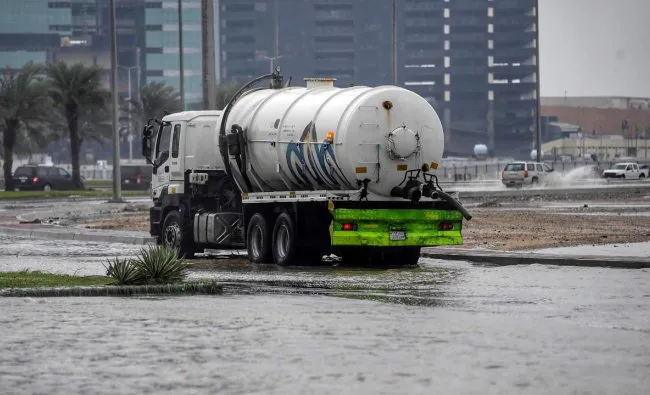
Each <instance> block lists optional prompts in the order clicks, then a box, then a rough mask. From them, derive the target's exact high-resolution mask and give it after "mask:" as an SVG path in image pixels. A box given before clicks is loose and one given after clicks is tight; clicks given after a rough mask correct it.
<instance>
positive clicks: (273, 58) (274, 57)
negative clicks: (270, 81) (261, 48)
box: [263, 55, 284, 74]
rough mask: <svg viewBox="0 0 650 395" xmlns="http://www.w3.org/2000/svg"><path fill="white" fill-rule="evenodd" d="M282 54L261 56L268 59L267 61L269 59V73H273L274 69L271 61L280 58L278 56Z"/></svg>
mask: <svg viewBox="0 0 650 395" xmlns="http://www.w3.org/2000/svg"><path fill="white" fill-rule="evenodd" d="M283 56H284V55H278V56H273V57H268V56H265V57H264V58H263V59H264V60H268V61H269V74H273V71H274V69H273V62H274V61H276V60H278V59H280V58H281V57H283Z"/></svg>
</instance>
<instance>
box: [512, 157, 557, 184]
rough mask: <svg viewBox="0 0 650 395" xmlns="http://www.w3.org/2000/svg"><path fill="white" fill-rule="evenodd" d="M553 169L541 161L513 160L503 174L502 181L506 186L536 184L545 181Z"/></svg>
mask: <svg viewBox="0 0 650 395" xmlns="http://www.w3.org/2000/svg"><path fill="white" fill-rule="evenodd" d="M552 171H553V169H552V168H551V167H550V166H549V165H547V164H546V163H540V162H511V163H508V164H507V165H506V167H505V168H504V169H503V173H502V174H501V182H502V183H503V185H505V186H506V187H516V186H523V185H535V184H539V183H541V182H544V181H545V180H546V178H547V177H548V175H549V173H551V172H552Z"/></svg>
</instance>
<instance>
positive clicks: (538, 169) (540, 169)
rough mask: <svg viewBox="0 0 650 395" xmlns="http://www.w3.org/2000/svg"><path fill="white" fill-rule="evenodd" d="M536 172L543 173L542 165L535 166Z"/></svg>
mask: <svg viewBox="0 0 650 395" xmlns="http://www.w3.org/2000/svg"><path fill="white" fill-rule="evenodd" d="M537 171H539V172H543V171H544V168H543V167H542V165H540V164H537Z"/></svg>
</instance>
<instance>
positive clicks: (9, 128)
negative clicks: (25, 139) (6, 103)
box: [2, 120, 18, 191]
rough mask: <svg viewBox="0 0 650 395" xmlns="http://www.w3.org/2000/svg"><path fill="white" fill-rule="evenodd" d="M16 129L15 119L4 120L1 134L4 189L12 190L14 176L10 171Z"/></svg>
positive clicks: (12, 161) (12, 162)
mask: <svg viewBox="0 0 650 395" xmlns="http://www.w3.org/2000/svg"><path fill="white" fill-rule="evenodd" d="M17 131H18V122H16V121H15V120H7V121H6V122H5V128H4V133H3V136H2V141H3V146H4V153H3V154H4V160H5V163H4V165H3V170H4V177H5V191H13V190H14V178H13V174H12V173H11V168H12V167H13V165H14V145H16V132H17Z"/></svg>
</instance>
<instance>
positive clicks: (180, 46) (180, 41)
mask: <svg viewBox="0 0 650 395" xmlns="http://www.w3.org/2000/svg"><path fill="white" fill-rule="evenodd" d="M183 52H184V51H183V4H182V1H181V0H178V72H179V78H180V81H179V82H180V85H179V91H180V95H181V109H182V110H183V111H185V59H183Z"/></svg>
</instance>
